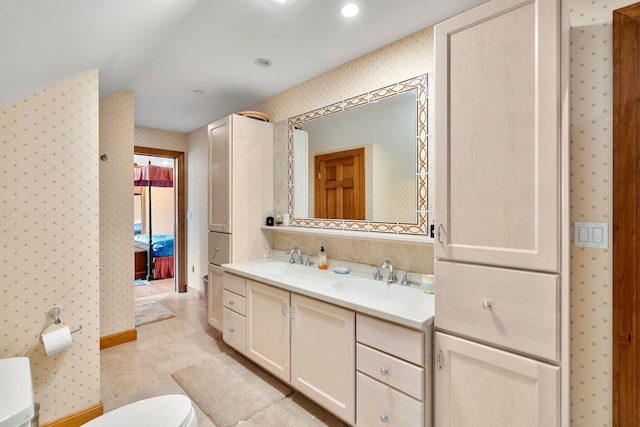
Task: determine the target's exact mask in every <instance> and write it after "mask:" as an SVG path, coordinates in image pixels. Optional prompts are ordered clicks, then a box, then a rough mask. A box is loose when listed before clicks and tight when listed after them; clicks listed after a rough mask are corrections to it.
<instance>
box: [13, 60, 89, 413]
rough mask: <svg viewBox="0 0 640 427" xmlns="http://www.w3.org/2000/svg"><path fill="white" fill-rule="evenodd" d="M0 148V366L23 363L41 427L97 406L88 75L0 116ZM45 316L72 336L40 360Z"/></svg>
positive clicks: (16, 104) (26, 101)
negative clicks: (55, 313) (56, 314)
mask: <svg viewBox="0 0 640 427" xmlns="http://www.w3.org/2000/svg"><path fill="white" fill-rule="evenodd" d="M0 145H1V147H2V148H1V149H0V153H1V157H2V161H1V162H0V217H1V218H2V221H0V234H1V236H2V238H1V239H0V241H1V242H2V243H0V263H1V267H0V358H7V357H15V356H28V357H29V358H30V361H31V370H32V378H33V383H34V388H35V400H36V401H37V402H39V403H40V405H41V408H40V422H41V423H46V422H48V421H51V420H53V419H58V418H61V417H63V416H66V415H68V414H70V413H72V412H76V411H79V410H82V409H85V408H87V407H89V406H91V405H95V404H97V403H98V402H99V401H100V350H99V337H100V335H99V316H100V298H99V271H98V263H99V258H98V244H97V242H98V238H99V235H98V226H99V218H98V216H99V205H98V203H99V200H98V73H97V71H92V72H88V73H85V74H82V75H79V76H76V77H73V78H70V79H69V80H68V81H65V82H63V83H60V84H57V85H55V86H53V87H51V88H48V89H46V90H44V91H42V92H40V93H38V94H36V95H33V96H31V97H29V98H25V99H24V100H22V101H20V102H17V103H15V104H13V105H9V106H4V107H1V108H0ZM53 306H59V307H60V308H61V309H62V312H61V315H60V318H61V320H62V326H69V327H70V328H71V329H74V328H77V327H79V326H80V325H81V326H82V330H81V331H80V332H78V333H75V334H74V335H73V336H72V337H73V346H72V347H71V348H70V349H68V350H66V351H64V352H61V353H58V354H56V355H53V356H46V355H45V353H44V348H43V346H42V345H41V344H40V342H39V341H38V335H39V333H40V331H41V330H42V328H43V327H44V326H45V325H46V324H47V323H49V322H51V321H52V318H51V317H49V316H48V315H47V313H48V312H49V309H50V308H51V307H53ZM55 328H56V327H55V326H54V327H52V328H51V329H50V330H54V329H55Z"/></svg>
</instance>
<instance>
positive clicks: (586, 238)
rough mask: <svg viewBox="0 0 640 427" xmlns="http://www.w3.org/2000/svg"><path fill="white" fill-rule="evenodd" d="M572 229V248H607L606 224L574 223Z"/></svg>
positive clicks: (607, 232) (607, 228)
mask: <svg viewBox="0 0 640 427" xmlns="http://www.w3.org/2000/svg"><path fill="white" fill-rule="evenodd" d="M573 227H574V228H573V245H574V246H581V247H588V248H602V249H606V248H608V247H609V223H608V222H575V223H574V224H573Z"/></svg>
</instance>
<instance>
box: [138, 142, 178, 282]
mask: <svg viewBox="0 0 640 427" xmlns="http://www.w3.org/2000/svg"><path fill="white" fill-rule="evenodd" d="M133 154H142V155H145V156H155V157H166V158H170V159H174V161H175V162H176V169H177V170H176V183H175V184H174V187H175V189H176V192H177V194H176V222H175V229H176V232H175V235H174V252H173V257H174V263H175V267H174V271H175V273H174V277H175V278H176V289H177V291H178V292H187V280H186V276H187V275H186V272H187V270H186V266H187V221H186V214H185V213H186V191H185V190H186V180H185V176H186V171H185V162H184V157H185V155H184V152H182V151H172V150H163V149H159V148H150V147H139V146H137V145H135V146H134V147H133Z"/></svg>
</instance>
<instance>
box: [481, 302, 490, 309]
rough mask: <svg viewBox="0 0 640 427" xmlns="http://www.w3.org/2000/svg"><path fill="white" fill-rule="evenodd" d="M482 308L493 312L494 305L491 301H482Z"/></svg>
mask: <svg viewBox="0 0 640 427" xmlns="http://www.w3.org/2000/svg"><path fill="white" fill-rule="evenodd" d="M482 308H484V309H485V310H491V309H492V308H493V304H492V303H491V301H482Z"/></svg>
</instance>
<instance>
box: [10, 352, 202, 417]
mask: <svg viewBox="0 0 640 427" xmlns="http://www.w3.org/2000/svg"><path fill="white" fill-rule="evenodd" d="M0 382H1V383H2V384H3V385H2V387H0V427H29V426H31V420H32V418H33V417H34V415H35V403H34V401H33V385H32V381H31V366H30V364H29V358H28V357H12V358H8V359H0ZM7 385H8V386H7ZM83 425H84V426H87V427H116V426H117V427H146V426H149V427H198V417H197V415H196V412H195V410H194V408H193V405H192V404H191V400H190V399H189V398H188V397H186V396H183V395H181V394H169V395H165V396H157V397H152V398H149V399H144V400H140V401H138V402H134V403H131V404H129V405H126V406H122V407H120V408H118V409H114V410H113V411H110V412H108V413H106V414H104V415H102V416H100V417H98V418H95V419H93V420H91V421H89V422H88V423H86V424H83Z"/></svg>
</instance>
